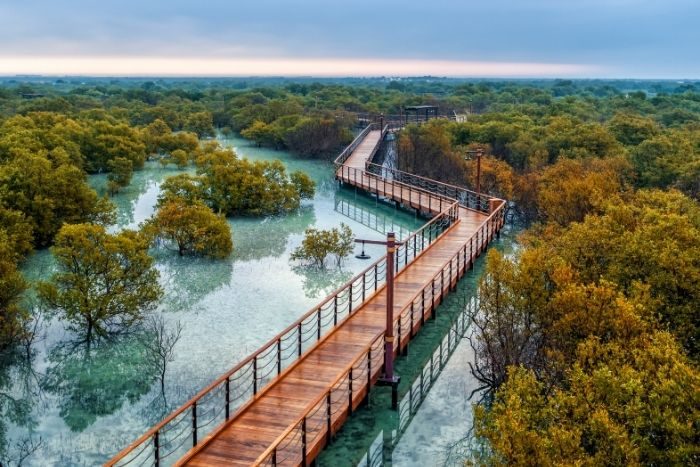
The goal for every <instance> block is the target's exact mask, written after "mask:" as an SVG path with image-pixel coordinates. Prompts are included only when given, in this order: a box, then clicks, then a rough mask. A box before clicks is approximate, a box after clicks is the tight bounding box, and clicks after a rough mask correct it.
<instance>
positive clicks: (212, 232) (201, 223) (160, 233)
mask: <svg viewBox="0 0 700 467" xmlns="http://www.w3.org/2000/svg"><path fill="white" fill-rule="evenodd" d="M145 229H146V232H147V233H149V234H150V235H151V236H152V237H153V238H154V239H155V240H156V241H158V242H161V243H163V244H165V246H166V247H171V246H172V247H174V249H175V250H177V252H178V253H179V254H180V256H183V255H185V254H193V255H201V256H207V257H211V258H225V257H226V256H228V255H229V254H230V253H231V251H232V250H233V242H232V241H231V228H230V227H229V225H228V222H226V219H225V218H224V217H223V216H217V215H216V214H214V213H213V212H212V211H211V209H210V208H209V207H208V206H206V205H204V204H203V203H201V202H199V201H195V202H192V203H188V202H187V201H186V200H184V199H171V200H169V201H166V202H164V203H162V204H161V205H160V206H159V207H158V210H157V211H156V213H155V215H154V216H153V218H152V219H150V220H149V221H148V222H147V223H146V226H145Z"/></svg>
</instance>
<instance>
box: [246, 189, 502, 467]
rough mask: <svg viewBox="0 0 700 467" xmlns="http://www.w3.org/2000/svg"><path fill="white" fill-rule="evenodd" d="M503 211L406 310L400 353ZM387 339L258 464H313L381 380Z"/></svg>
mask: <svg viewBox="0 0 700 467" xmlns="http://www.w3.org/2000/svg"><path fill="white" fill-rule="evenodd" d="M455 204H457V203H455ZM450 209H452V208H450ZM502 212H503V205H501V206H500V208H499V209H498V210H497V211H496V212H494V213H492V214H491V216H489V218H488V220H487V222H486V223H484V224H483V225H482V227H481V228H480V229H479V230H478V231H477V232H475V233H474V235H473V236H472V237H471V238H470V241H469V244H465V245H464V247H463V248H461V249H460V250H459V251H458V252H457V253H456V254H455V255H454V256H453V257H452V258H450V259H449V260H447V261H446V262H445V263H444V265H443V267H442V268H441V269H440V271H439V272H438V273H437V274H435V275H434V276H433V278H432V281H431V282H430V283H428V284H427V285H426V286H425V287H423V288H422V289H421V290H419V291H418V292H417V293H416V295H415V298H414V299H413V300H412V301H411V303H410V305H409V306H407V307H405V308H404V309H403V310H402V311H401V313H400V314H399V319H398V320H397V322H396V324H395V334H394V335H395V336H397V341H398V345H397V346H396V347H395V351H396V353H399V352H400V350H401V348H402V347H405V346H406V345H408V341H409V340H410V338H411V337H413V333H414V330H415V329H417V328H420V326H421V325H422V324H424V323H425V320H426V319H427V318H429V317H431V316H435V308H436V306H437V305H438V304H439V303H440V301H441V300H442V298H443V297H444V296H445V294H446V293H447V292H449V291H450V290H452V289H453V288H454V287H456V286H457V281H458V280H459V279H460V278H461V277H462V276H463V275H464V274H465V273H466V269H467V266H470V265H473V262H474V259H475V258H476V256H478V254H477V252H478V251H479V250H484V249H485V248H486V247H487V246H488V243H489V241H490V240H491V238H492V237H493V235H495V234H496V232H497V231H498V229H499V228H500V226H502V222H503V216H502V215H501V213H502ZM407 243H408V242H407ZM460 271H461V272H460ZM383 336H384V333H383V332H381V333H379V334H377V336H376V337H375V338H374V339H373V340H372V343H371V344H370V345H369V346H368V347H366V348H365V350H364V351H363V353H362V354H361V355H360V356H359V357H358V358H357V359H356V360H355V361H354V362H353V363H352V364H350V365H348V366H347V367H346V368H345V369H344V370H343V372H342V373H341V374H340V376H338V377H337V378H336V380H335V382H334V383H333V384H331V385H330V387H329V389H328V390H327V391H325V392H324V393H323V394H322V395H320V396H319V397H318V398H317V399H315V400H314V401H313V402H312V403H310V404H309V405H307V407H306V408H305V409H304V412H303V415H302V416H300V417H299V418H298V419H297V420H296V421H295V422H293V423H292V424H291V425H290V426H289V427H288V428H287V429H286V430H285V431H284V432H282V434H281V435H280V436H279V437H278V438H277V439H276V440H275V441H274V442H273V443H272V445H270V447H268V448H267V449H266V450H265V452H264V453H263V454H261V455H260V457H258V459H257V460H256V461H255V463H254V464H253V465H255V466H259V465H264V466H278V465H307V460H308V459H313V458H315V457H316V455H317V454H318V452H319V451H320V450H321V449H322V448H323V447H324V446H325V445H326V444H328V443H329V442H330V440H331V438H332V436H333V435H334V434H335V433H336V432H337V430H338V429H339V428H340V426H341V425H342V422H343V421H344V419H345V418H347V416H349V415H350V414H352V411H353V410H354V409H355V407H356V406H357V405H358V404H359V401H360V400H361V399H362V398H364V397H365V396H367V395H368V394H369V390H370V388H371V386H372V382H373V379H374V378H375V374H377V375H378V373H379V371H380V370H381V369H382V365H383V358H384V354H383V345H382V343H383Z"/></svg>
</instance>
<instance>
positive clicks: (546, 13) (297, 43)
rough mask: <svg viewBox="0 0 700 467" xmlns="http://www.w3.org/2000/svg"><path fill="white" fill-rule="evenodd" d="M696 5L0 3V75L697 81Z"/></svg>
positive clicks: (521, 0)
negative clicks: (442, 77) (430, 77)
mask: <svg viewBox="0 0 700 467" xmlns="http://www.w3.org/2000/svg"><path fill="white" fill-rule="evenodd" d="M698 23H700V0H478V1H477V0H461V1H457V0H453V1H448V0H423V1H414V0H404V1H398V0H373V1H367V0H344V1H342V2H340V1H335V0H286V1H285V0H225V1H224V0H199V1H192V0H187V1H185V0H119V1H113V0H101V1H100V0H53V1H47V0H0V75H14V74H50V75H97V76H254V75H266V76H270V75H274V76H280V75H286V76H424V75H433V76H455V77H514V78H519V77H523V78H524V77H574V78H668V79H686V78H688V79H698V78H700V27H699V26H698Z"/></svg>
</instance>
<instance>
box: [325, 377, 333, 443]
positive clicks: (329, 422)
mask: <svg viewBox="0 0 700 467" xmlns="http://www.w3.org/2000/svg"><path fill="white" fill-rule="evenodd" d="M331 391H332V389H329V390H328V394H327V395H326V405H328V408H327V411H326V416H327V420H326V431H327V438H326V444H331V440H332V436H333V433H332V425H333V421H332V420H331V416H332V410H331V407H332V398H331Z"/></svg>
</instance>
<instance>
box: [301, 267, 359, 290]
mask: <svg viewBox="0 0 700 467" xmlns="http://www.w3.org/2000/svg"><path fill="white" fill-rule="evenodd" d="M292 270H293V271H294V272H295V273H296V274H298V275H299V276H301V281H302V284H301V285H302V288H303V289H304V295H306V296H307V297H308V298H323V297H326V296H327V295H329V294H330V293H331V292H333V291H334V290H335V289H337V288H338V287H340V286H341V285H343V284H344V283H346V282H347V281H349V280H350V278H351V277H352V272H350V271H344V270H343V269H341V268H336V269H325V268H318V267H315V266H295V267H293V268H292Z"/></svg>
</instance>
